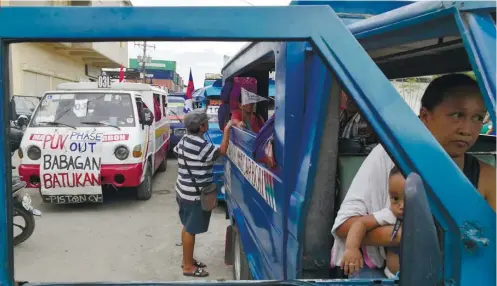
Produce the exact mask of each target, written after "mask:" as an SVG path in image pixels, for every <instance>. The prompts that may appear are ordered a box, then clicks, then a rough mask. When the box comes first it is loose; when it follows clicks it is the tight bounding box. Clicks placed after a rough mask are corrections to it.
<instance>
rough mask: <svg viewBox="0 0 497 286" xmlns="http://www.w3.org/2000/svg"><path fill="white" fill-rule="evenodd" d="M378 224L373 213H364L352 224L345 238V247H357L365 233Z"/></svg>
mask: <svg viewBox="0 0 497 286" xmlns="http://www.w3.org/2000/svg"><path fill="white" fill-rule="evenodd" d="M378 226H380V225H379V224H378V221H377V220H376V218H375V217H374V216H373V215H365V216H362V217H360V218H359V219H356V220H355V222H354V223H353V224H352V226H351V227H350V230H349V234H348V235H347V239H346V240H345V248H355V249H359V248H360V247H361V244H362V241H363V239H364V237H365V236H366V233H367V232H368V231H370V230H372V229H374V228H377V227H378Z"/></svg>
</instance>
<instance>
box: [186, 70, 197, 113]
mask: <svg viewBox="0 0 497 286" xmlns="http://www.w3.org/2000/svg"><path fill="white" fill-rule="evenodd" d="M194 91H195V87H194V86H193V76H192V69H191V68H190V78H189V79H188V86H187V87H186V94H185V97H186V98H185V110H184V111H185V113H188V112H190V111H191V110H193V102H192V95H193V92H194Z"/></svg>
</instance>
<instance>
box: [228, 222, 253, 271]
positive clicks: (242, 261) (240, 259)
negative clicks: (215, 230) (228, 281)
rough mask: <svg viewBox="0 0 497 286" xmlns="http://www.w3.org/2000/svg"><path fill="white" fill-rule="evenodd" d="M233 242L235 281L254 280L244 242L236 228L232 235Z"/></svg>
mask: <svg viewBox="0 0 497 286" xmlns="http://www.w3.org/2000/svg"><path fill="white" fill-rule="evenodd" d="M231 237H232V239H233V242H232V247H233V250H232V252H231V253H233V258H232V261H233V280H253V277H252V273H250V268H249V265H248V261H247V256H246V255H245V251H244V250H243V246H242V240H241V238H240V233H239V232H238V229H237V228H236V227H235V226H234V227H233V233H232V235H231Z"/></svg>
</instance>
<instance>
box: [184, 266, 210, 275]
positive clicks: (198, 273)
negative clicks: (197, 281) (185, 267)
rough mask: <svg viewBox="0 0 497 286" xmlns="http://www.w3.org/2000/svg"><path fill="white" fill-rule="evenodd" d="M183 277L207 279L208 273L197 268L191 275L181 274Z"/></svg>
mask: <svg viewBox="0 0 497 286" xmlns="http://www.w3.org/2000/svg"><path fill="white" fill-rule="evenodd" d="M183 275H184V276H189V277H207V276H209V272H207V271H205V270H204V269H202V268H197V269H195V271H194V272H193V273H185V272H183Z"/></svg>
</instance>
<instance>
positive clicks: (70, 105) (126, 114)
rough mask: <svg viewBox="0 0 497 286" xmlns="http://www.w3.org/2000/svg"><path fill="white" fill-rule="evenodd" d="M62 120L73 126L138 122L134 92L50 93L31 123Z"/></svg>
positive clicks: (62, 122)
mask: <svg viewBox="0 0 497 286" xmlns="http://www.w3.org/2000/svg"><path fill="white" fill-rule="evenodd" d="M51 123H60V124H65V125H70V126H73V127H83V126H86V127H88V126H91V125H92V124H94V125H98V124H107V125H113V126H118V127H131V126H135V124H136V122H135V116H134V114H133V107H132V103H131V96H130V95H129V94H123V93H48V94H46V95H45V96H44V97H43V99H42V101H41V104H40V106H39V108H38V110H37V111H36V113H35V115H34V116H33V119H32V120H31V125H30V126H31V127H45V126H49V125H51Z"/></svg>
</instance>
